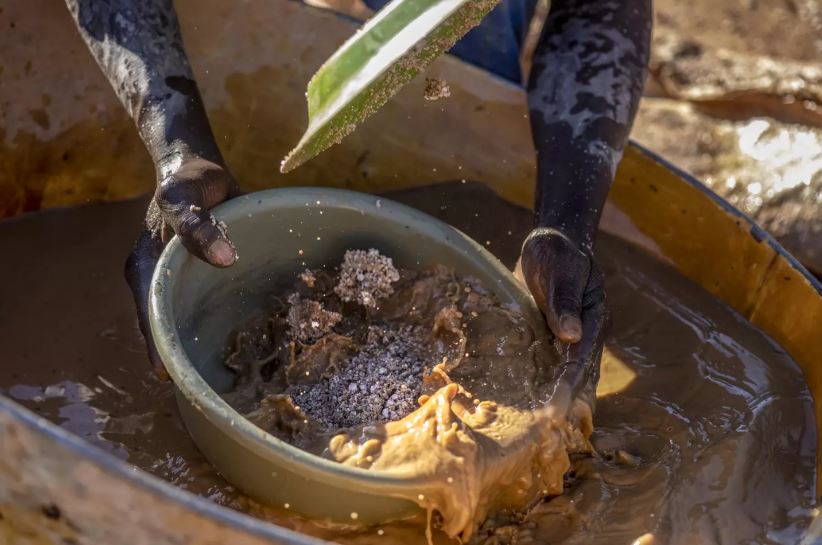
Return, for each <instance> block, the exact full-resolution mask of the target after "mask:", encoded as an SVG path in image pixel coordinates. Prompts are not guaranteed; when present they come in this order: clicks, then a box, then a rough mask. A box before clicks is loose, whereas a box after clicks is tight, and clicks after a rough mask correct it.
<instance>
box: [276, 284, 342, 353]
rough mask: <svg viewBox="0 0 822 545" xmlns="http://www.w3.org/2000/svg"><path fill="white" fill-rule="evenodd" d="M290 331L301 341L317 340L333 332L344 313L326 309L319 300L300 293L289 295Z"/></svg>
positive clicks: (290, 333)
mask: <svg viewBox="0 0 822 545" xmlns="http://www.w3.org/2000/svg"><path fill="white" fill-rule="evenodd" d="M288 304H289V305H291V308H289V309H288V316H287V318H286V320H287V321H288V333H289V335H290V336H291V338H292V339H296V340H298V341H300V342H303V343H305V342H312V341H316V340H317V339H319V338H320V337H324V336H325V335H328V334H329V333H331V331H332V330H333V329H334V326H335V325H337V324H338V323H339V322H340V320H342V314H340V313H339V312H332V311H329V310H325V309H324V308H323V306H322V305H321V304H320V303H319V302H317V301H311V300H306V299H303V298H302V297H300V294H299V293H292V294H291V295H290V296H289V297H288Z"/></svg>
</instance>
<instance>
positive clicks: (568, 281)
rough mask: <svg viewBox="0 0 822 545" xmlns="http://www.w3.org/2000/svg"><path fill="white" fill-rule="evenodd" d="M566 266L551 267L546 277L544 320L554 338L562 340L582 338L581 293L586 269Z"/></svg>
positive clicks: (571, 340)
mask: <svg viewBox="0 0 822 545" xmlns="http://www.w3.org/2000/svg"><path fill="white" fill-rule="evenodd" d="M574 269H576V268H575V267H574V268H568V269H565V270H561V271H554V273H553V274H551V275H550V276H549V278H547V279H546V286H545V291H544V293H545V295H546V297H545V308H544V309H543V310H544V312H545V320H546V321H547V322H548V327H549V328H550V329H551V332H552V333H553V334H554V335H556V336H557V338H558V339H559V340H561V341H563V342H567V343H576V342H579V341H580V339H582V296H583V294H584V292H585V284H586V281H587V279H588V272H589V271H584V272H585V274H584V275H582V274H580V273H581V272H582V271H579V270H574Z"/></svg>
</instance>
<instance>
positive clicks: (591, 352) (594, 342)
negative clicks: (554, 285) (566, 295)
mask: <svg viewBox="0 0 822 545" xmlns="http://www.w3.org/2000/svg"><path fill="white" fill-rule="evenodd" d="M609 324H610V313H609V312H608V309H607V306H606V302H605V289H604V285H603V280H602V273H600V272H599V271H598V270H596V269H594V270H593V271H592V272H591V278H590V280H589V283H588V287H587V289H586V290H585V296H584V298H583V304H582V340H581V341H580V342H578V343H575V344H572V345H569V346H568V352H567V357H568V361H569V362H575V365H576V366H577V367H579V368H580V370H579V372H578V373H577V374H576V375H577V376H576V380H575V383H574V386H575V388H574V390H575V393H578V392H579V390H580V389H582V388H583V387H584V386H586V385H590V384H593V385H594V386H596V383H597V382H598V381H599V362H600V360H601V359H602V351H603V347H604V345H605V337H606V335H607V332H608V327H609Z"/></svg>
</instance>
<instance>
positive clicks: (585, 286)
mask: <svg viewBox="0 0 822 545" xmlns="http://www.w3.org/2000/svg"><path fill="white" fill-rule="evenodd" d="M519 265H520V271H521V274H522V277H523V280H524V281H525V284H526V285H527V286H528V289H529V290H530V291H531V294H532V295H533V296H534V299H535V301H536V303H537V305H538V306H539V308H540V310H542V313H543V314H544V315H545V320H546V322H547V323H548V328H549V329H550V330H551V332H552V333H553V334H554V336H555V337H556V339H557V340H558V341H559V342H558V343H557V345H558V348H559V349H560V352H561V355H562V361H561V364H562V366H563V368H562V370H561V373H562V375H561V380H563V381H565V382H566V383H567V384H569V385H570V387H571V399H573V398H575V397H576V396H577V395H578V394H579V393H580V391H581V390H582V389H583V388H584V387H585V386H586V385H594V386H595V385H596V382H597V380H598V379H599V362H600V359H601V357H602V348H603V344H604V341H605V334H606V330H607V327H608V325H609V323H610V315H609V313H608V309H607V307H606V304H605V288H604V284H603V276H602V273H601V272H600V270H599V268H598V267H597V266H596V263H594V260H593V258H592V256H591V254H590V253H589V252H587V251H584V250H582V249H581V248H579V246H578V245H577V244H575V243H574V242H573V241H572V240H571V239H569V238H568V237H567V236H565V235H564V234H563V233H561V232H560V231H558V230H556V229H548V228H538V229H534V230H533V231H531V233H530V234H529V235H528V238H526V239H525V243H524V244H523V246H522V254H521V257H520V264H519Z"/></svg>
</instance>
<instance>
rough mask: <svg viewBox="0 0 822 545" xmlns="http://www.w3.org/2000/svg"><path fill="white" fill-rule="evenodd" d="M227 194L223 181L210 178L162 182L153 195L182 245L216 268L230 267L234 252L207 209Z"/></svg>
mask: <svg viewBox="0 0 822 545" xmlns="http://www.w3.org/2000/svg"><path fill="white" fill-rule="evenodd" d="M227 195H228V190H227V188H226V184H225V182H224V181H216V180H213V179H200V180H198V181H196V182H170V183H163V184H161V185H160V187H159V188H158V192H157V203H158V205H159V207H160V210H161V211H162V214H163V217H164V220H165V222H166V223H168V224H169V225H170V226H171V228H172V229H173V230H174V232H175V233H176V234H177V235H178V236H179V237H180V239H181V241H182V243H183V245H184V246H185V247H186V248H187V249H188V250H189V251H190V252H191V253H192V254H194V255H196V256H197V257H199V258H200V259H202V260H204V261H206V262H207V263H210V264H211V265H214V266H216V267H230V266H231V265H233V264H234V262H235V261H237V251H236V249H235V248H234V245H233V244H232V243H231V241H230V240H229V238H228V236H227V235H226V233H225V228H224V227H223V226H221V225H220V224H219V223H218V222H217V221H216V220H215V219H214V216H213V215H212V214H211V212H209V211H208V210H207V208H208V207H210V206H213V204H216V202H220V200H218V199H225V197H226V196H227Z"/></svg>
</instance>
